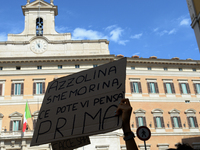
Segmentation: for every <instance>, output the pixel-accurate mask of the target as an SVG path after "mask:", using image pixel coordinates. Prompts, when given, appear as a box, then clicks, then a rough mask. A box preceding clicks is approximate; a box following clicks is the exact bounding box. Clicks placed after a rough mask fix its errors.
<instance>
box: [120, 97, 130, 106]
mask: <svg viewBox="0 0 200 150" xmlns="http://www.w3.org/2000/svg"><path fill="white" fill-rule="evenodd" d="M121 103H123V104H128V105H129V106H130V105H131V104H130V101H129V99H128V98H126V99H122V100H121Z"/></svg>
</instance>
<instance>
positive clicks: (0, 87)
mask: <svg viewBox="0 0 200 150" xmlns="http://www.w3.org/2000/svg"><path fill="white" fill-rule="evenodd" d="M2 95H3V84H0V96H2Z"/></svg>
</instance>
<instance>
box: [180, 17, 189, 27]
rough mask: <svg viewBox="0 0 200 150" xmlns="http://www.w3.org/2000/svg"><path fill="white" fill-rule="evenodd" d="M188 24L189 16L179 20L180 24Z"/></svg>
mask: <svg viewBox="0 0 200 150" xmlns="http://www.w3.org/2000/svg"><path fill="white" fill-rule="evenodd" d="M189 24H190V19H189V18H185V19H183V20H181V22H180V26H187V25H189Z"/></svg>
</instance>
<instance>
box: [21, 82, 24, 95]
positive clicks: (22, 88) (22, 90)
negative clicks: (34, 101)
mask: <svg viewBox="0 0 200 150" xmlns="http://www.w3.org/2000/svg"><path fill="white" fill-rule="evenodd" d="M23 94H24V83H21V95H23Z"/></svg>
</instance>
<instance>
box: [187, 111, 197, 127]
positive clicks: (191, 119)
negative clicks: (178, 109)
mask: <svg viewBox="0 0 200 150" xmlns="http://www.w3.org/2000/svg"><path fill="white" fill-rule="evenodd" d="M185 114H186V115H187V122H188V126H189V128H198V122H197V118H196V115H195V114H196V110H194V109H187V110H186V111H185Z"/></svg>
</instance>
